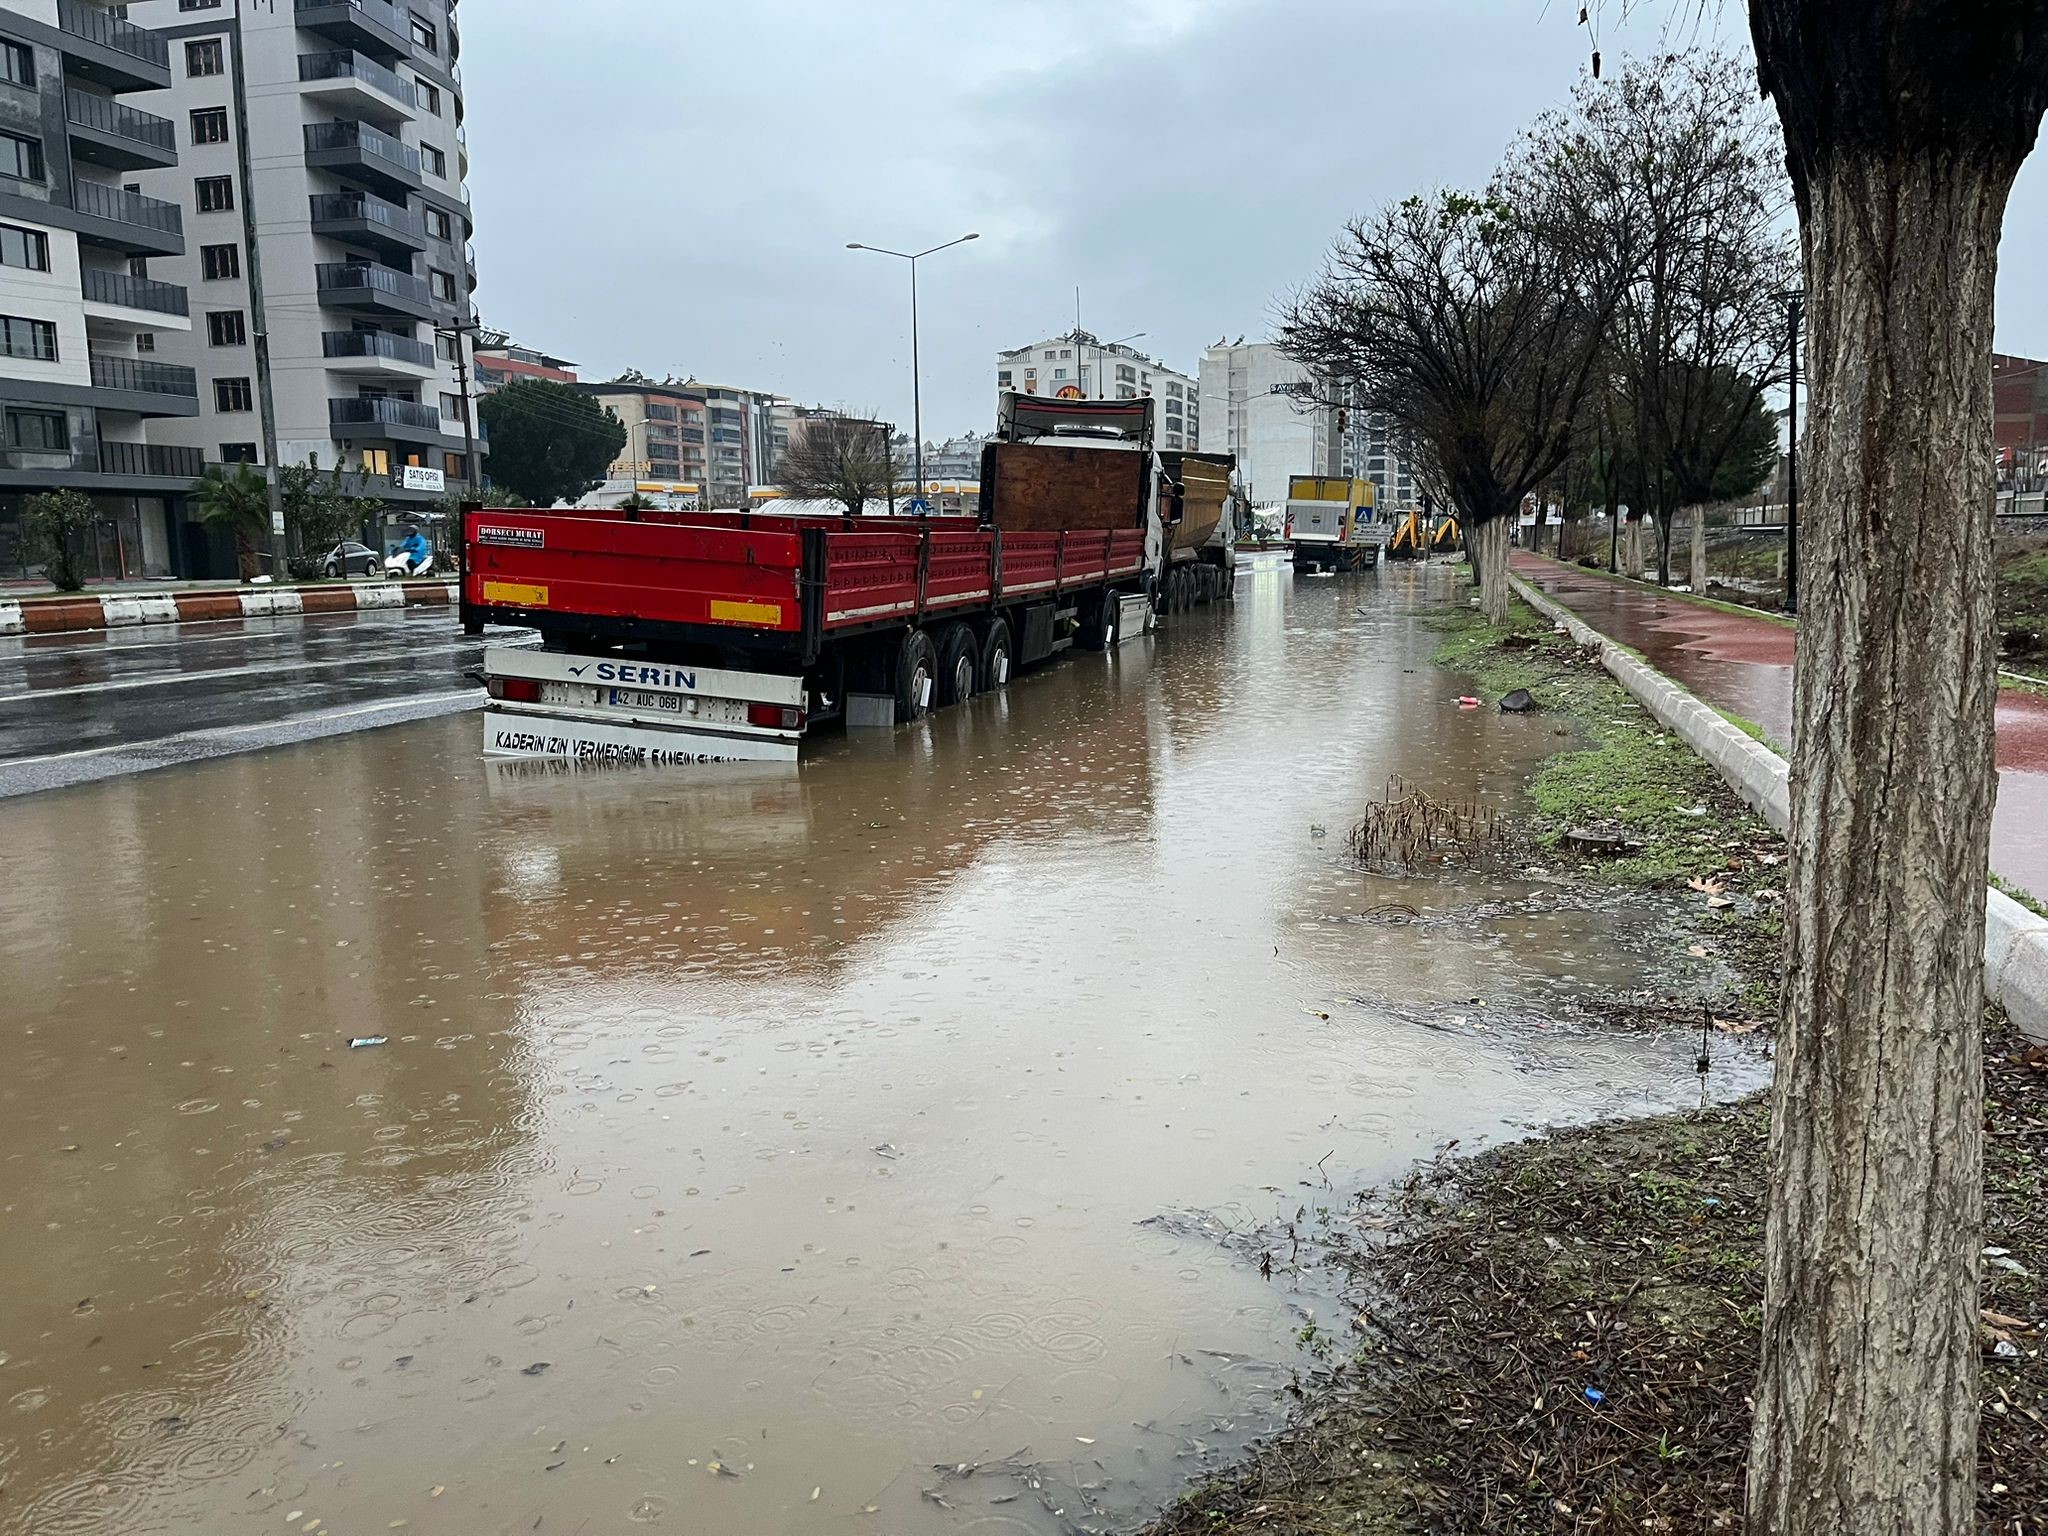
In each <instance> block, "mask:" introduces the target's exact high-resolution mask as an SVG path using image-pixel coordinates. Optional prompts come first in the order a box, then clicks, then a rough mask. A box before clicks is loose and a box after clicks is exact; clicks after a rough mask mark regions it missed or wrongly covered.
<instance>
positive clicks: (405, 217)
mask: <svg viewBox="0 0 2048 1536" xmlns="http://www.w3.org/2000/svg"><path fill="white" fill-rule="evenodd" d="M312 210H313V222H314V223H316V224H324V223H329V222H332V221H333V220H336V219H361V220H362V221H363V222H364V223H365V224H378V225H381V226H383V227H384V228H385V229H388V230H390V231H391V232H392V233H393V234H397V235H405V236H409V237H410V238H412V239H414V240H424V239H426V237H427V230H426V225H424V224H423V223H421V221H420V216H419V215H418V214H416V213H414V212H413V211H412V210H411V209H410V208H401V207H399V206H398V204H396V203H387V202H385V201H384V199H383V198H381V197H372V196H370V194H369V193H367V192H315V193H314V194H313V197H312Z"/></svg>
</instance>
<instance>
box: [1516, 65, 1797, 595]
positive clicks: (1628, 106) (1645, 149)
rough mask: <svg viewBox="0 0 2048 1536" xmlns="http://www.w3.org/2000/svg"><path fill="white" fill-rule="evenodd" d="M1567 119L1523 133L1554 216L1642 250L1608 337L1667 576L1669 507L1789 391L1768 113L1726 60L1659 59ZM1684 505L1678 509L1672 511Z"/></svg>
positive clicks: (1697, 492) (1604, 240)
mask: <svg viewBox="0 0 2048 1536" xmlns="http://www.w3.org/2000/svg"><path fill="white" fill-rule="evenodd" d="M1576 108H1577V110H1576V114H1575V118H1574V119H1572V120H1567V119H1565V118H1563V117H1562V116H1559V115H1556V114H1552V115H1550V116H1548V117H1546V118H1544V119H1541V120H1539V121H1538V123H1537V124H1536V126H1535V127H1534V128H1533V129H1531V130H1530V132H1529V134H1528V135H1527V136H1525V141H1524V144H1525V148H1524V151H1523V155H1522V159H1523V160H1524V161H1525V162H1534V163H1535V164H1537V165H1538V166H1540V167H1541V172H1542V174H1541V175H1540V176H1539V177H1538V178H1536V185H1537V187H1538V188H1539V189H1540V193H1543V194H1547V196H1548V204H1547V206H1548V210H1549V211H1548V212H1547V214H1546V216H1547V217H1549V218H1552V219H1554V220H1555V221H1556V222H1557V223H1558V225H1559V226H1560V227H1561V228H1563V229H1565V230H1573V229H1579V230H1583V231H1584V232H1585V233H1584V235H1583V237H1582V239H1583V240H1584V243H1585V245H1586V247H1587V248H1588V249H1589V250H1595V251H1597V250H1600V249H1602V248H1607V249H1617V248H1621V247H1623V246H1624V245H1626V244H1627V243H1629V242H1632V241H1633V242H1639V244H1640V250H1639V252H1638V263H1637V265H1636V267H1635V270H1634V271H1633V273H1632V274H1631V275H1630V277H1629V280H1628V281H1627V283H1626V284H1625V286H1624V287H1623V290H1622V298H1621V302H1620V304H1619V305H1618V306H1617V308H1616V311H1615V323H1614V326H1613V330H1612V341H1613V346H1614V353H1615V357H1616V359H1617V361H1618V362H1619V364H1620V373H1621V376H1622V379H1623V381H1624V387H1625V389H1626V390H1627V392H1628V394H1629V396H1630V397H1631V405H1632V413H1631V414H1632V416H1633V418H1634V420H1635V421H1636V423H1637V426H1638V429H1639V431H1640V434H1641V437H1642V443H1641V448H1642V457H1643V460H1644V462H1645V463H1646V464H1654V465H1656V466H1658V468H1659V469H1660V470H1661V471H1662V472H1661V474H1659V475H1658V476H1657V477H1656V479H1655V481H1654V483H1653V486H1652V489H1654V490H1655V491H1656V493H1657V495H1656V499H1655V503H1654V506H1655V511H1656V513H1657V532H1658V579H1659V580H1660V581H1664V582H1667V583H1668V582H1669V581H1670V579H1671V530H1672V527H1673V524H1674V521H1675V519H1674V517H1673V513H1674V512H1675V511H1676V510H1678V509H1679V508H1681V507H1690V508H1693V509H1695V521H1697V509H1698V508H1699V507H1700V506H1701V505H1702V504H1703V503H1705V502H1706V501H1708V500H1710V499H1711V497H1712V494H1713V487H1714V484H1715V482H1716V480H1717V478H1718V477H1719V476H1720V474H1721V472H1722V469H1723V467H1724V466H1725V465H1726V464H1727V463H1728V462H1729V460H1730V459H1731V457H1732V456H1733V455H1734V454H1735V453H1736V451H1737V447H1738V443H1739V441H1740V439H1741V437H1742V435H1743V432H1744V430H1745V429H1746V428H1747V426H1748V424H1749V421H1750V419H1751V416H1752V413H1753V412H1754V409H1755V407H1756V404H1757V402H1758V401H1759V400H1760V399H1761V398H1762V397H1763V393H1764V391H1765V390H1766V389H1768V388H1769V387H1771V386H1772V385H1774V384H1776V383H1779V382H1781V380H1782V377H1783V374H1784V359H1785V355H1786V350H1787V336H1788V330H1787V326H1786V324H1785V294H1786V292H1787V291H1788V290H1789V289H1791V288H1792V286H1793V285H1794V282H1795V274H1796V271H1797V267H1796V263H1795V257H1794V253H1793V246H1792V240H1791V237H1790V235H1789V233H1788V232H1787V231H1786V230H1785V228H1784V218H1785V213H1786V210H1787V207H1788V205H1789V202H1790V187H1789V186H1788V184H1787V183H1786V180H1785V176H1784V171H1783V168H1782V165H1781V164H1780V162H1779V157H1778V155H1777V148H1776V137H1777V136H1776V133H1775V130H1774V128H1773V126H1772V124H1771V122H1770V118H1769V111H1768V109H1767V108H1766V107H1764V106H1763V105H1762V104H1761V103H1760V102H1758V101H1757V100H1756V99H1755V93H1754V91H1753V90H1752V89H1751V87H1750V84H1749V81H1748V72H1747V71H1746V70H1745V69H1744V68H1743V67H1742V66H1741V65H1740V64H1738V63H1737V62H1736V61H1735V60H1734V59H1732V58H1730V57H1729V56H1727V55H1725V54H1718V53H1704V52H1698V53H1685V54H1663V55H1660V56H1657V57H1654V58H1650V59H1645V60H1642V61H1639V62H1633V63H1630V64H1629V65H1628V66H1626V67H1625V68H1624V69H1623V70H1622V72H1621V73H1620V74H1619V75H1617V76H1615V77H1613V78H1611V79H1610V80H1608V81H1606V82H1605V83H1598V82H1594V81H1592V80H1590V79H1582V80H1581V81H1580V83H1579V86H1578V89H1577V92H1576ZM1674 503H1675V505H1674Z"/></svg>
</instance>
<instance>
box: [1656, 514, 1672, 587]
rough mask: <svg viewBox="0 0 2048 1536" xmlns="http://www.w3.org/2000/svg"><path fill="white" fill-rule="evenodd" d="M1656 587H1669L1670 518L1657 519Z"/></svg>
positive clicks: (1659, 517) (1661, 517) (1660, 517)
mask: <svg viewBox="0 0 2048 1536" xmlns="http://www.w3.org/2000/svg"><path fill="white" fill-rule="evenodd" d="M1657 585H1658V586H1660V587H1668V586H1670V585H1671V518H1670V517H1668V516H1665V515H1661V514H1660V515H1659V516H1658V518H1657Z"/></svg>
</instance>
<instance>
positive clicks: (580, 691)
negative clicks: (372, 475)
mask: <svg viewBox="0 0 2048 1536" xmlns="http://www.w3.org/2000/svg"><path fill="white" fill-rule="evenodd" d="M1152 407H1153V402H1152V401H1151V400H1150V399H1138V400H1115V401H1109V400H1090V401H1072V400H1063V401H1054V400H1040V399H1034V398H1029V397H1022V396H1015V395H1009V396H1005V397H1004V400H1003V402H1002V407H1001V413H1000V415H1001V422H1000V429H999V433H998V438H997V440H996V441H995V442H992V443H991V444H989V445H988V447H987V449H986V450H985V451H984V455H983V462H982V475H981V492H980V504H979V508H978V512H979V516H978V517H977V518H975V519H974V520H972V521H970V520H968V519H965V518H961V517H924V518H909V517H902V518H892V517H829V518H828V517H790V516H777V515H775V514H773V513H772V512H753V511H737V512H696V511H658V510H657V511H644V510H626V509H610V510H598V509H570V508H556V509H550V510H546V511H502V510H497V509H489V510H486V509H482V508H469V509H467V510H466V511H465V512H464V515H463V570H462V581H461V619H462V624H463V627H464V629H465V630H466V631H468V632H469V633H472V634H475V633H480V632H481V631H482V628H483V626H484V625H485V624H487V623H493V624H508V625H519V626H524V627H527V628H531V629H534V630H537V631H538V632H539V634H540V637H541V645H540V647H539V648H537V649H536V648H534V647H532V646H530V645H528V646H515V645H497V646H490V647H488V648H486V650H485V653H484V662H483V675H484V682H485V687H486V690H487V692H488V694H489V698H488V700H487V703H486V706H485V710H484V746H485V750H486V751H487V752H490V753H494V754H510V755H515V756H529V757H557V758H570V759H578V760H586V761H593V762H616V763H634V764H658V763H689V762H715V761H745V760H769V761H776V760H781V761H791V760H794V759H795V758H796V757H797V755H798V749H799V746H800V744H801V743H802V742H803V741H804V740H805V739H806V738H808V737H811V736H813V735H815V734H817V733H818V732H819V731H821V730H822V729H824V728H826V727H828V726H831V725H837V724H841V723H844V724H848V725H854V726H884V725H890V724H901V723H904V722H907V721H911V720H915V719H917V718H918V717H920V716H921V715H923V714H924V713H925V712H926V711H927V710H930V709H932V708H934V707H937V706H943V705H947V704H956V703H960V702H962V701H964V700H966V699H969V698H971V697H973V696H974V695H975V694H976V693H980V692H985V691H987V690H990V689H996V688H1001V687H1003V686H1004V685H1005V684H1007V683H1008V681H1009V680H1010V676H1011V673H1012V670H1013V669H1015V668H1018V667H1024V666H1030V665H1032V664H1034V663H1037V662H1042V661H1045V660H1047V659H1048V658H1050V657H1052V656H1055V655H1057V654H1058V653H1060V652H1061V651H1064V650H1067V649H1069V648H1073V647H1079V648H1081V649H1084V650H1103V649H1106V648H1107V647H1109V646H1112V645H1114V644H1116V642H1117V640H1118V638H1119V637H1120V636H1121V635H1123V634H1126V633H1129V632H1131V631H1132V630H1133V629H1142V628H1143V627H1144V626H1145V625H1146V624H1147V623H1148V621H1149V618H1150V615H1151V611H1152V607H1153V602H1154V597H1155V594H1156V592H1157V591H1158V589H1159V585H1160V582H1161V579H1162V576H1163V575H1164V573H1165V572H1166V571H1168V570H1169V569H1170V568H1171V562H1170V561H1169V559H1168V547H1169V543H1170V541H1171V539H1172V536H1173V534H1174V532H1175V531H1176V529H1177V528H1178V526H1179V520H1180V517H1181V513H1180V507H1181V505H1182V502H1183V500H1184V498H1183V495H1182V491H1181V487H1180V485H1179V484H1178V482H1169V481H1167V480H1166V478H1165V471H1164V466H1163V464H1162V463H1161V461H1160V458H1159V456H1158V455H1157V454H1156V453H1154V451H1153V449H1152Z"/></svg>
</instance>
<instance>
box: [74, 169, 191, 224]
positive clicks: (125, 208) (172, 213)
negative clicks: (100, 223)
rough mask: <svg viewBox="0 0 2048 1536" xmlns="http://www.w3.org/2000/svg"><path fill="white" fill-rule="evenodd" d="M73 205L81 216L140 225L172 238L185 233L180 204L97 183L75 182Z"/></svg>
mask: <svg viewBox="0 0 2048 1536" xmlns="http://www.w3.org/2000/svg"><path fill="white" fill-rule="evenodd" d="M71 206H72V207H74V208H76V209H77V210H78V211H79V212H80V213H89V214H91V215H93V216H94V217H95V218H101V219H112V220H113V221H114V222H115V223H117V224H139V225H141V226H142V227H143V228H144V229H160V230H162V231H163V232H164V233H165V234H170V235H182V234H183V233H184V232H185V220H184V217H183V215H181V214H180V213H179V212H178V205H177V204H176V203H167V202H165V201H164V200H163V199H162V198H158V197H144V196H143V195H142V194H141V193H140V192H125V191H123V190H122V189H121V188H119V187H109V186H105V185H103V184H102V183H100V182H97V181H74V182H72V184H71Z"/></svg>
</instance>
